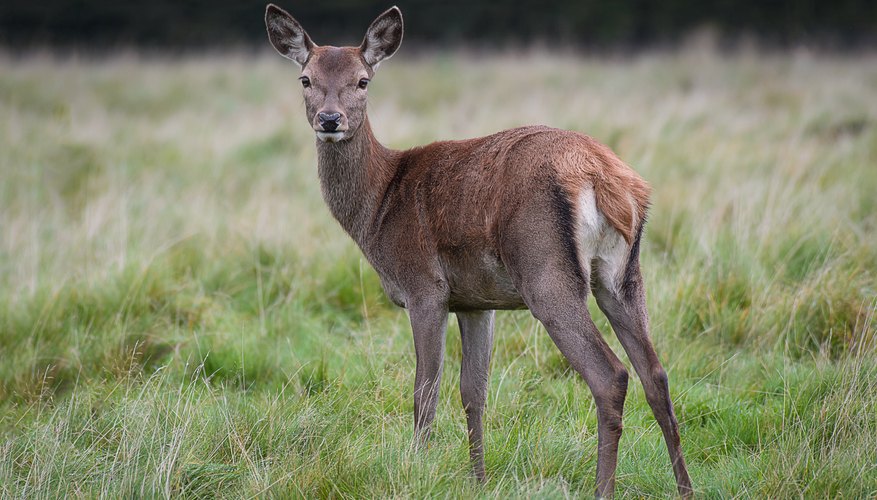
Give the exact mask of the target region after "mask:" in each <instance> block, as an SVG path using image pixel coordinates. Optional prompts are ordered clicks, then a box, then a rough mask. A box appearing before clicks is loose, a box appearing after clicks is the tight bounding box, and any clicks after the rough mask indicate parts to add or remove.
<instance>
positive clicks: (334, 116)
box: [317, 112, 341, 132]
mask: <svg viewBox="0 0 877 500" xmlns="http://www.w3.org/2000/svg"><path fill="white" fill-rule="evenodd" d="M317 119H318V120H319V121H320V126H321V127H323V130H325V131H327V132H333V131H335V129H336V128H338V125H341V113H338V112H335V113H318V114H317Z"/></svg>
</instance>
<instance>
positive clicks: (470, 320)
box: [457, 311, 494, 482]
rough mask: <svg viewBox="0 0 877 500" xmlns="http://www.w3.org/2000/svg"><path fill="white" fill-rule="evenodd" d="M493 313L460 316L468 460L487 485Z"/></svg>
mask: <svg viewBox="0 0 877 500" xmlns="http://www.w3.org/2000/svg"><path fill="white" fill-rule="evenodd" d="M493 316H494V313H493V311H477V312H468V313H460V312H458V313H457V322H458V323H459V324H460V337H461V338H462V343H463V362H462V366H461V369H460V396H461V399H462V401H463V408H464V409H465V410H466V424H467V427H468V428H469V458H470V459H471V462H472V472H473V473H474V474H475V478H476V479H478V481H481V482H484V480H485V475H484V439H483V438H484V433H483V428H482V424H481V419H482V416H483V414H484V404H485V402H486V401H487V382H488V378H489V373H490V372H489V365H490V350H491V347H492V346H493Z"/></svg>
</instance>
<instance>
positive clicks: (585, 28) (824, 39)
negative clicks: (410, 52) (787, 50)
mask: <svg viewBox="0 0 877 500" xmlns="http://www.w3.org/2000/svg"><path fill="white" fill-rule="evenodd" d="M393 2H396V3H397V4H398V5H399V7H401V8H402V12H403V14H404V15H405V22H406V28H407V29H406V33H405V37H406V42H408V43H414V44H423V45H427V44H430V45H434V44H443V45H448V46H455V45H460V44H462V43H474V44H477V45H479V46H501V45H503V44H526V43H532V42H539V43H547V44H557V45H573V46H585V47H638V46H643V45H649V44H656V43H658V44H672V43H675V42H678V41H679V40H680V39H682V38H684V37H685V36H686V35H688V34H689V33H691V32H692V31H693V30H695V29H698V28H700V27H703V26H709V27H712V28H714V29H715V30H716V32H717V33H718V34H719V36H720V39H722V40H725V41H733V40H737V39H740V38H741V37H754V38H755V39H757V40H759V41H760V42H762V43H765V44H769V45H775V46H779V47H786V46H791V45H796V44H800V43H809V44H820V45H826V46H830V47H852V46H861V45H873V44H874V42H875V40H877V1H874V0H871V1H863V0H835V1H815V0H797V1H795V0H762V1H758V0H719V1H715V2H709V1H699V0H661V1H652V0H630V1H612V0H544V1H521V0H494V1H487V2H476V1H460V0H454V1H449V2H442V1H429V0H337V1H329V0H322V1H321V0H307V1H280V2H279V3H278V4H279V5H280V6H281V7H283V8H284V9H286V10H288V11H289V12H291V13H292V14H293V15H294V16H295V17H296V18H297V19H298V20H299V21H300V22H301V23H302V24H303V25H304V26H305V28H306V29H307V30H308V32H309V33H310V34H311V37H312V38H314V40H315V41H316V42H317V43H318V44H331V45H341V44H353V43H358V42H359V40H360V38H361V36H362V34H363V33H364V31H365V28H366V27H367V25H368V23H369V22H370V21H371V20H372V19H373V18H374V17H375V16H377V15H378V14H379V13H380V12H382V11H383V10H385V9H387V8H388V7H390V6H391V5H392V4H393ZM265 4H266V2H265V1H263V0H259V1H252V0H238V1H233V0H210V1H207V0H191V1H173V0H137V1H114V0H67V1H62V0H35V1H20V2H10V1H8V0H3V1H2V3H0V46H6V47H11V48H28V47H41V48H42V47H59V46H62V47H81V48H90V49H108V48H114V47H120V46H121V47H144V48H157V49H164V48H175V49H189V48H193V49H204V48H212V47H224V46H229V45H255V44H261V43H263V42H264V40H265V33H264V29H263V21H262V17H263V15H264V10H265Z"/></svg>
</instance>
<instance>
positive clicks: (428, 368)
mask: <svg viewBox="0 0 877 500" xmlns="http://www.w3.org/2000/svg"><path fill="white" fill-rule="evenodd" d="M408 310H409V313H408V316H409V318H410V319H411V330H412V332H413V333H414V350H415V352H416V354H417V372H416V375H415V377H414V438H415V440H416V442H417V444H418V445H421V446H422V445H425V444H426V443H427V441H428V440H429V433H430V426H431V425H432V421H433V419H434V418H435V408H436V405H437V404H438V396H439V384H440V382H441V378H442V360H443V358H444V353H445V332H446V330H447V325H448V309H447V306H446V305H445V303H444V302H442V301H438V300H431V301H416V302H414V303H413V304H411V305H410V306H409V309H408Z"/></svg>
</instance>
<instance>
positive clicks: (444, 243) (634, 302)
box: [265, 4, 693, 498]
mask: <svg viewBox="0 0 877 500" xmlns="http://www.w3.org/2000/svg"><path fill="white" fill-rule="evenodd" d="M265 25H266V28H267V31H268V38H269V41H270V43H271V45H272V46H273V47H274V49H275V50H276V51H277V52H278V53H280V55H281V56H283V57H285V58H286V59H289V60H291V61H293V62H294V63H296V64H297V65H298V66H299V67H300V70H301V74H300V76H299V77H298V79H299V81H300V82H301V87H302V92H303V95H304V107H305V113H306V118H307V120H308V123H309V125H310V126H311V128H312V129H313V130H314V133H315V136H316V138H315V143H316V149H317V172H318V176H319V182H320V190H321V192H322V196H323V199H324V201H325V202H326V204H327V205H328V208H329V211H330V212H331V213H332V215H333V217H334V218H335V219H336V220H337V221H338V223H339V224H340V225H341V227H342V228H343V229H344V231H345V232H346V233H347V234H348V235H349V236H350V237H351V238H352V239H353V241H354V242H355V243H356V244H357V246H358V247H359V248H360V250H361V251H362V253H363V255H364V256H365V258H366V260H367V261H368V263H369V264H370V265H371V266H372V267H373V268H374V269H375V271H376V272H377V274H378V276H379V278H380V282H381V285H382V287H383V289H384V291H385V293H386V295H387V296H388V298H389V299H390V301H391V302H393V303H394V304H395V305H397V306H399V307H402V308H404V309H406V310H407V313H408V317H409V319H410V322H411V330H412V333H413V336H414V350H415V356H416V367H415V376H414V436H415V438H414V442H415V444H417V446H418V448H419V447H421V446H425V445H426V444H427V443H428V441H429V436H430V429H431V425H432V422H433V420H434V418H435V413H436V406H437V403H438V389H439V385H440V381H441V376H442V364H443V361H444V351H445V338H446V330H447V323H448V317H449V315H450V313H454V314H455V315H456V319H457V323H458V325H459V329H460V335H461V339H462V340H461V345H462V355H463V357H462V364H461V370H460V397H461V400H462V404H463V408H464V410H465V413H466V425H467V429H468V438H469V455H470V462H471V468H472V473H473V474H474V476H475V478H476V479H477V480H478V481H479V482H482V483H483V482H485V481H486V474H485V466H484V439H483V426H482V418H483V415H484V408H485V402H486V399H487V389H488V379H489V365H490V358H491V351H492V346H493V337H494V318H495V311H497V310H509V309H529V311H530V313H531V314H532V315H533V316H534V317H535V318H536V319H537V320H538V321H539V322H541V324H542V325H543V326H544V327H545V330H546V331H547V332H548V335H549V336H550V338H551V340H552V341H553V342H554V344H555V345H556V346H557V348H558V349H559V350H560V352H561V353H562V354H563V356H564V357H565V358H566V360H567V361H568V362H569V364H570V366H571V367H572V368H573V369H574V370H575V371H576V372H578V374H580V375H581V377H582V378H584V380H585V383H586V384H587V386H588V388H589V389H590V391H591V393H592V395H593V398H594V402H595V406H596V413H597V475H596V492H595V493H596V496H597V497H601V498H602V497H611V496H612V495H613V493H614V490H615V470H616V466H617V462H618V445H619V439H620V437H621V432H622V414H623V412H624V401H625V397H626V394H627V385H628V371H627V369H626V368H625V366H624V364H623V363H622V362H621V361H620V360H619V359H618V357H617V356H616V355H615V354H614V352H613V351H612V349H611V348H610V347H609V345H608V344H607V343H606V341H605V339H604V338H603V336H602V335H601V333H600V331H599V330H598V329H597V327H596V325H595V324H594V322H593V320H592V318H591V316H590V313H589V311H588V307H587V301H588V294H589V293H593V295H594V297H595V300H596V302H597V305H598V307H599V309H600V310H601V311H602V313H603V314H605V316H606V317H607V318H608V320H609V323H610V325H611V327H612V329H613V330H614V332H615V334H616V336H617V337H618V339H619V341H620V343H621V345H622V347H623V349H624V351H625V352H626V353H627V356H628V358H629V359H630V363H631V364H632V365H633V368H634V369H635V371H636V373H637V375H638V376H639V378H640V380H641V382H642V385H643V388H644V390H645V395H646V399H647V401H648V404H649V406H650V407H651V409H652V413H653V414H654V417H655V419H656V420H657V422H658V424H659V426H660V428H661V431H662V433H663V437H664V440H665V442H666V445H667V449H668V452H669V454H670V461H671V464H672V468H673V472H674V474H675V477H676V486H677V489H678V492H679V494H680V495H681V496H683V497H688V496H691V495H692V493H693V490H692V487H691V480H690V478H689V476H688V471H687V468H686V465H685V459H684V458H683V455H682V447H681V443H680V436H679V426H678V423H677V420H676V416H675V413H674V409H673V403H672V400H671V398H670V391H669V380H668V377H667V372H666V371H665V370H664V368H663V366H662V365H661V362H660V360H659V359H658V355H657V353H656V351H655V348H654V346H653V344H652V341H651V338H650V333H649V317H648V311H647V309H646V295H645V285H644V282H643V277H642V273H641V271H640V264H639V261H640V259H639V255H640V241H641V239H642V234H643V227H644V224H645V222H646V215H647V210H648V208H649V197H650V194H651V187H650V186H649V184H647V183H646V181H645V180H643V179H642V177H640V176H639V175H638V174H637V173H636V172H635V171H634V170H633V169H632V168H630V167H629V166H628V165H627V164H625V163H624V162H623V161H621V160H620V159H619V158H618V156H616V155H615V154H614V153H613V152H612V151H611V150H610V149H609V148H608V147H606V146H604V145H602V144H600V143H599V142H597V141H596V140H594V139H592V138H591V137H589V136H587V135H584V134H581V133H578V132H573V131H566V130H559V129H554V128H549V127H546V126H529V127H521V128H515V129H510V130H505V131H502V132H498V133H495V134H493V135H488V136H486V137H479V138H475V139H466V140H448V141H438V142H433V143H431V144H428V145H426V146H421V147H415V148H412V149H408V150H404V151H400V150H394V149H390V148H387V147H385V146H383V145H382V144H381V143H380V142H379V141H378V140H377V139H376V138H375V135H374V133H373V131H372V127H371V124H370V122H369V119H368V115H367V113H366V104H367V100H368V86H369V83H370V81H371V79H372V78H373V77H374V74H375V72H376V71H377V69H378V67H379V66H380V65H381V64H382V63H383V62H384V61H386V60H387V59H389V58H390V57H392V56H393V55H394V54H395V53H396V51H397V50H398V49H399V46H400V45H401V43H402V34H403V22H402V12H401V11H400V10H399V8H398V7H392V8H390V9H389V10H387V11H385V12H384V13H382V14H381V15H379V16H378V17H377V18H376V19H375V20H374V21H373V22H372V23H371V25H370V26H369V28H368V29H367V30H366V34H365V37H364V39H363V41H362V43H361V44H360V45H359V46H357V47H352V46H351V47H335V46H330V45H325V46H318V45H316V44H315V43H314V42H313V41H312V40H311V38H310V37H309V36H308V34H307V32H305V30H304V29H303V28H302V26H301V24H299V22H298V21H296V20H295V18H293V17H292V16H291V15H290V14H289V13H288V12H286V11H285V10H283V9H281V8H280V7H278V6H276V5H274V4H269V5H268V6H267V8H266V12H265Z"/></svg>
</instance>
